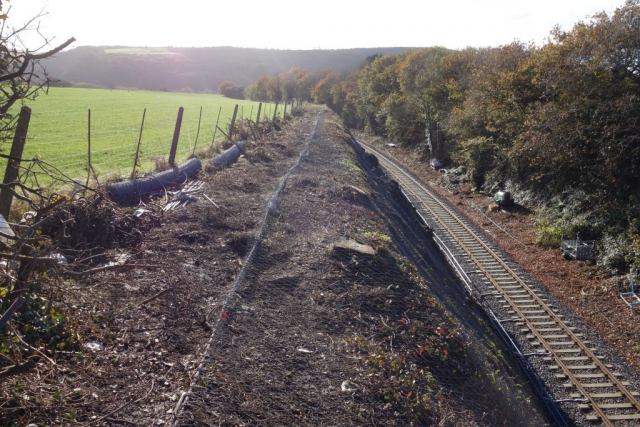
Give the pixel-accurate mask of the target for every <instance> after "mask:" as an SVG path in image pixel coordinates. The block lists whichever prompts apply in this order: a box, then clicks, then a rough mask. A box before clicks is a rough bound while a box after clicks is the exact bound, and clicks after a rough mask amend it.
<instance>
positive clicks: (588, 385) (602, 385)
mask: <svg viewBox="0 0 640 427" xmlns="http://www.w3.org/2000/svg"><path fill="white" fill-rule="evenodd" d="M620 384H622V385H623V386H625V387H626V386H629V385H631V383H630V382H629V381H620ZM575 386H576V385H575V384H574V383H564V384H562V387H565V388H571V387H575ZM580 386H582V387H584V388H609V387H615V385H614V384H613V383H586V384H585V383H580Z"/></svg>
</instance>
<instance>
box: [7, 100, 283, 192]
mask: <svg viewBox="0 0 640 427" xmlns="http://www.w3.org/2000/svg"><path fill="white" fill-rule="evenodd" d="M236 104H239V106H240V107H239V109H238V119H239V118H240V115H241V112H242V113H243V116H244V117H249V114H250V113H251V111H252V108H253V118H254V119H255V116H256V114H257V110H258V103H256V102H251V101H238V100H233V99H227V98H224V97H223V96H221V95H207V94H189V93H173V92H148V91H124V90H108V89H106V90H103V89H76V88H51V89H50V91H49V94H48V95H46V94H42V95H40V96H39V97H38V98H37V99H36V100H35V101H32V102H30V103H29V106H30V107H31V109H32V117H31V123H30V126H29V134H28V140H27V143H26V146H25V152H24V155H23V157H24V158H33V157H37V158H39V159H41V160H43V161H46V162H48V163H50V164H52V165H54V166H56V167H58V168H59V169H60V170H62V171H63V172H65V173H66V174H68V175H69V176H70V177H72V178H79V177H83V176H84V177H86V175H87V171H86V164H87V111H88V109H91V163H92V165H93V168H94V169H95V170H96V171H97V173H98V178H99V179H100V181H103V180H106V179H107V178H109V177H111V176H114V175H120V176H128V175H130V174H131V171H132V168H133V161H134V155H135V148H136V145H137V142H138V136H139V133H140V123H141V121H142V113H143V110H144V109H145V108H146V109H147V113H146V118H145V123H144V130H143V133H142V145H141V147H142V148H141V168H140V170H141V172H148V171H150V170H152V168H153V165H154V163H153V160H152V159H153V158H157V157H163V156H164V157H166V156H168V154H169V149H170V147H171V140H172V137H173V132H174V128H175V121H176V117H177V114H178V108H179V107H184V116H183V122H182V131H181V133H180V140H179V144H178V154H177V161H178V162H182V161H184V160H186V159H187V158H188V157H189V155H190V154H191V151H192V149H193V144H194V143H195V140H196V134H197V130H198V116H199V114H200V107H202V109H203V111H202V122H201V127H200V135H199V138H198V147H205V146H207V145H211V142H212V132H213V131H214V128H215V124H216V119H217V116H218V111H219V109H220V107H222V110H221V111H222V112H221V115H220V124H219V126H220V128H222V129H224V130H225V132H226V130H227V127H228V124H229V123H230V121H231V116H232V115H233V108H234V106H235V105H236ZM265 109H266V112H271V114H273V106H272V105H271V106H269V105H263V111H264V110H265ZM266 112H265V114H266ZM263 115H264V114H263ZM223 138H224V136H223V135H222V134H221V133H220V132H219V131H218V132H217V135H216V140H217V141H221V140H222V139H223ZM8 145H9V143H6V146H5V147H3V151H5V152H6V153H8V151H9V149H10V147H9V146H8ZM4 164H6V162H4V161H3V162H2V163H0V168H1V169H0V171H4Z"/></svg>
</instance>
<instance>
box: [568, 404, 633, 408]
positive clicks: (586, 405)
mask: <svg viewBox="0 0 640 427" xmlns="http://www.w3.org/2000/svg"><path fill="white" fill-rule="evenodd" d="M578 408H579V409H591V408H592V406H591V404H590V403H580V404H579V405H578ZM598 408H600V409H627V408H633V405H632V404H631V403H598Z"/></svg>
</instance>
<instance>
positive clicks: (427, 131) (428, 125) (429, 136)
mask: <svg viewBox="0 0 640 427" xmlns="http://www.w3.org/2000/svg"><path fill="white" fill-rule="evenodd" d="M424 122H425V126H424V136H425V138H426V143H427V147H428V148H429V155H430V156H431V158H436V154H437V153H436V152H437V147H435V146H434V140H433V135H432V132H431V126H432V124H431V114H429V108H428V107H427V106H426V105H425V106H424Z"/></svg>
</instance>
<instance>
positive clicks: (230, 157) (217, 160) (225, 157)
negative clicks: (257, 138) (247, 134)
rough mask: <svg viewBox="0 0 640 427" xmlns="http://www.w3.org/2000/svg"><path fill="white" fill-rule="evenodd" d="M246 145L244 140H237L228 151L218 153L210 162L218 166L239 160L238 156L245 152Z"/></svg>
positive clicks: (222, 166)
mask: <svg viewBox="0 0 640 427" xmlns="http://www.w3.org/2000/svg"><path fill="white" fill-rule="evenodd" d="M244 145H245V144H244V141H239V142H236V143H235V144H233V145H232V146H231V148H229V149H228V150H227V151H225V152H224V153H222V154H219V155H217V156H216V157H214V158H213V159H211V160H209V162H210V163H211V164H212V165H214V166H215V167H218V168H224V167H226V166H229V165H231V164H232V163H233V162H235V161H236V160H238V157H240V155H241V154H242V153H243V152H244Z"/></svg>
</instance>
